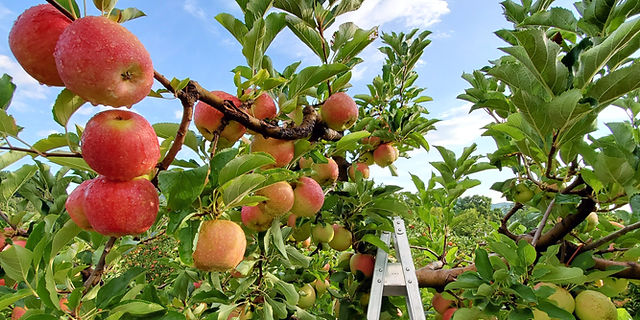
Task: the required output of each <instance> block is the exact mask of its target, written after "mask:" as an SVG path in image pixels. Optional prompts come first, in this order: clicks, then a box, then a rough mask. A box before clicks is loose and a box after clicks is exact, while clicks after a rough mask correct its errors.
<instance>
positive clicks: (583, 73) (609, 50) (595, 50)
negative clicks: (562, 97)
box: [574, 18, 640, 89]
mask: <svg viewBox="0 0 640 320" xmlns="http://www.w3.org/2000/svg"><path fill="white" fill-rule="evenodd" d="M637 37H640V18H636V19H634V20H630V21H627V22H625V23H624V24H622V25H621V26H620V27H619V28H618V29H617V30H616V31H614V32H613V33H612V34H611V35H609V36H608V37H607V38H606V39H605V40H604V41H602V43H600V44H598V45H596V46H594V47H592V48H591V49H589V50H587V51H585V52H583V53H582V54H581V55H580V67H579V69H578V72H577V73H576V76H575V79H574V85H575V87H576V88H580V89H584V88H585V87H587V85H588V84H589V83H590V82H591V80H592V79H593V77H594V76H595V75H596V73H598V72H599V71H600V70H602V68H604V66H606V65H607V63H608V62H609V60H610V59H611V58H612V57H613V56H614V55H616V53H618V52H620V51H621V50H622V49H624V48H626V47H627V45H628V44H629V43H633V44H635V45H639V44H640V43H639V42H638V41H635V42H634V39H636V38H637ZM631 53H633V52H629V54H631ZM622 58H624V57H620V56H617V59H618V60H621V59H622Z"/></svg>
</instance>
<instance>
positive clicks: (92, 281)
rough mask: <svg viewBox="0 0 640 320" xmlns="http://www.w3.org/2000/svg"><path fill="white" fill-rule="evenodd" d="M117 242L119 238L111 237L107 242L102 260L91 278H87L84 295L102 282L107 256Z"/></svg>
mask: <svg viewBox="0 0 640 320" xmlns="http://www.w3.org/2000/svg"><path fill="white" fill-rule="evenodd" d="M116 240H118V238H116V237H111V238H109V241H107V243H106V244H105V245H104V251H102V255H101V256H100V260H98V264H97V265H96V267H95V269H93V272H91V275H90V276H89V278H87V281H85V282H84V292H83V294H86V293H87V292H88V291H89V289H91V287H93V286H94V285H95V284H96V283H98V282H100V278H102V273H103V272H104V267H105V264H106V258H107V254H109V252H110V251H111V248H113V245H114V244H115V243H116Z"/></svg>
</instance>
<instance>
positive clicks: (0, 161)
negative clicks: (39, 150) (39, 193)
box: [0, 151, 28, 170]
mask: <svg viewBox="0 0 640 320" xmlns="http://www.w3.org/2000/svg"><path fill="white" fill-rule="evenodd" d="M27 155H28V153H26V152H22V151H8V152H5V153H3V154H0V170H4V168H6V167H8V166H9V165H11V164H12V163H15V162H16V161H18V160H20V159H22V158H24V157H26V156H27Z"/></svg>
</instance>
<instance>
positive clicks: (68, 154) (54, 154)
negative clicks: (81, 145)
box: [0, 147, 82, 158]
mask: <svg viewBox="0 0 640 320" xmlns="http://www.w3.org/2000/svg"><path fill="white" fill-rule="evenodd" d="M0 150H9V151H20V152H26V153H33V154H37V155H39V156H42V157H45V158H47V157H61V158H82V154H80V153H71V152H41V151H38V150H34V149H26V148H18V147H0Z"/></svg>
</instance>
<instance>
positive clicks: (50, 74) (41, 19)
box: [9, 4, 71, 86]
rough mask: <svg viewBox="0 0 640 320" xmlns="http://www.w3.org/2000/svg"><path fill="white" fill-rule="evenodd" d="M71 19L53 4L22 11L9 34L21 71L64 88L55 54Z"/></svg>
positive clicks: (46, 82) (50, 84) (43, 82)
mask: <svg viewBox="0 0 640 320" xmlns="http://www.w3.org/2000/svg"><path fill="white" fill-rule="evenodd" d="M69 24H71V20H69V18H67V17H66V16H65V15H63V14H62V13H60V11H58V10H57V9H56V8H54V7H53V6H52V5H50V4H41V5H37V6H35V7H31V8H29V9H27V10H25V12H23V13H22V14H21V15H20V16H19V17H18V19H16V22H15V23H14V24H13V27H12V28H11V32H9V48H11V52H13V55H14V56H15V57H16V60H18V63H20V65H21V66H22V68H23V69H24V70H25V71H26V72H27V73H28V74H29V75H31V76H32V77H33V78H34V79H36V80H37V81H38V82H40V83H42V84H46V85H48V86H63V85H64V83H63V82H62V79H60V75H58V69H57V68H56V60H55V59H54V58H53V51H54V49H55V48H56V43H57V42H58V38H60V35H61V34H62V32H63V31H64V29H66V28H67V27H68V26H69Z"/></svg>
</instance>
